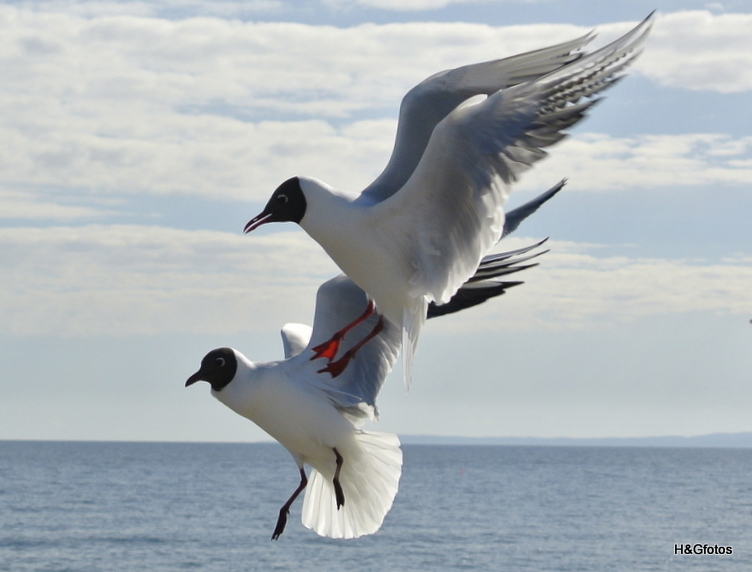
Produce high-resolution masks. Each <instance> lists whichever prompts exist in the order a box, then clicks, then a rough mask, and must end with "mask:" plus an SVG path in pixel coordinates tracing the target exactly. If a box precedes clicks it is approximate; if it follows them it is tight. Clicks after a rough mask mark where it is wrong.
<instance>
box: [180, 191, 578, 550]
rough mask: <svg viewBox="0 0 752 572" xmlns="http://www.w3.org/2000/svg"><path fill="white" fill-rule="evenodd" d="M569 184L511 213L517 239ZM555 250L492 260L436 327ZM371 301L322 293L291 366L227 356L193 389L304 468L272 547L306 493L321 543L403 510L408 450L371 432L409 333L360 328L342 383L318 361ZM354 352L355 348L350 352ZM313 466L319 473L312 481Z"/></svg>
mask: <svg viewBox="0 0 752 572" xmlns="http://www.w3.org/2000/svg"><path fill="white" fill-rule="evenodd" d="M562 186H563V181H562V182H561V183H559V184H558V185H556V186H554V187H552V188H551V189H549V191H547V192H546V193H543V194H542V195H540V196H539V197H536V198H535V199H533V200H531V201H529V202H528V203H525V204H524V205H522V206H521V207H518V208H517V209H515V210H513V211H510V212H509V213H508V216H507V223H508V225H509V226H508V227H507V229H508V231H509V232H513V231H514V230H515V229H516V228H517V226H518V225H519V224H520V222H522V220H524V219H525V218H526V217H527V216H529V215H530V214H532V213H533V212H535V211H536V210H537V209H538V208H539V207H540V206H541V205H542V204H543V203H544V202H546V201H547V200H549V199H550V198H551V197H553V196H554V195H555V194H556V193H557V192H558V191H559V190H560V189H561V188H562ZM544 242H545V240H542V241H539V242H537V243H534V244H532V245H530V246H527V247H525V248H520V249H517V250H511V251H508V252H502V253H499V254H494V255H489V256H487V257H485V258H484V259H483V261H482V263H481V264H480V265H479V267H478V270H477V272H476V273H475V275H473V276H472V277H471V278H470V280H468V281H467V283H465V284H464V285H463V286H462V287H461V288H460V289H459V290H458V291H457V293H456V294H455V296H454V297H452V298H451V299H450V300H449V302H447V303H446V304H444V305H437V304H435V303H433V302H432V303H431V304H430V305H429V306H428V310H427V318H428V319H431V318H435V317H438V316H444V315H447V314H451V313H454V312H458V311H460V310H464V309H466V308H470V307H473V306H477V305H478V304H481V303H483V302H485V301H486V300H488V299H490V298H493V297H496V296H499V295H501V294H503V293H504V292H505V291H506V290H507V289H508V288H511V287H513V286H517V285H519V284H521V282H518V281H511V282H510V281H503V280H497V278H499V277H502V276H507V275H509V274H512V273H515V272H519V271H521V270H524V269H526V268H530V267H532V266H534V265H535V263H529V262H530V260H531V259H533V258H535V257H537V256H539V255H541V254H543V253H544V252H547V251H544V252H541V251H537V252H536V251H535V249H536V248H538V247H539V246H541V245H542V244H543V243H544ZM367 301H368V296H367V295H366V293H365V292H364V291H363V290H362V289H360V288H359V287H358V286H357V285H355V283H354V282H352V280H350V279H349V278H347V277H346V276H345V275H344V274H340V275H339V276H337V277H335V278H333V279H331V280H329V281H327V282H325V283H324V284H322V285H321V286H320V287H319V289H318V292H317V295H316V309H315V313H314V323H313V328H311V327H310V326H307V325H305V324H285V325H284V326H283V327H282V332H281V333H282V342H283V347H284V355H285V358H284V359H283V360H280V361H272V362H267V363H254V362H252V361H251V360H249V359H248V358H247V357H245V356H244V355H243V354H242V353H240V352H239V351H238V350H235V349H233V348H218V349H215V350H212V351H210V352H209V353H208V354H206V356H205V357H204V358H203V359H202V360H201V366H200V368H199V370H198V371H197V372H196V373H194V374H193V375H191V376H190V377H189V378H188V380H187V381H186V382H185V386H186V387H188V386H190V385H193V384H194V383H197V382H198V381H206V382H208V383H209V384H210V385H211V394H212V395H213V396H214V397H215V398H217V399H218V400H219V401H220V402H222V403H223V404H225V405H226V406H227V407H229V408H230V409H232V410H233V411H235V412H236V413H238V414H240V415H242V416H243V417H246V418H247V419H249V420H251V421H253V422H254V423H256V424H257V425H258V426H259V427H261V428H262V429H263V430H264V431H266V432H267V433H268V434H269V435H270V436H272V437H273V438H274V439H276V440H277V441H278V442H279V443H281V444H282V445H283V446H284V447H285V448H286V449H287V450H288V451H289V452H290V454H291V455H292V457H293V459H294V460H295V463H296V464H297V466H298V472H299V474H300V482H299V484H298V487H297V488H296V489H295V491H294V492H293V494H292V495H291V496H290V498H289V499H288V500H287V501H286V502H285V504H284V505H283V506H282V507H281V508H280V510H279V515H278V517H277V523H276V525H275V527H274V532H273V534H272V540H277V539H278V538H279V537H280V535H281V534H282V533H283V532H284V530H285V527H286V524H287V517H288V514H289V512H290V508H291V507H292V504H293V503H294V502H295V500H296V499H297V497H298V496H299V495H300V494H301V493H302V492H303V490H305V491H306V494H305V499H304V501H303V509H302V514H301V520H302V522H303V525H304V526H306V527H307V528H310V529H312V530H314V531H315V532H316V533H317V534H319V535H321V536H327V537H332V538H355V537H359V536H362V535H365V534H372V533H374V532H376V531H377V530H378V529H379V528H380V527H381V524H382V523H383V520H384V518H385V516H386V514H387V513H388V512H389V509H390V508H391V506H392V503H393V502H394V497H395V495H396V494H397V489H398V486H399V480H400V476H401V473H402V451H401V450H400V442H399V439H398V437H397V436H396V435H394V434H392V433H383V432H374V431H363V430H362V429H361V426H362V424H363V422H364V421H365V420H366V419H371V420H376V419H377V418H378V410H377V408H376V396H377V395H378V392H379V390H380V389H381V386H382V385H383V383H384V379H385V378H386V375H387V374H388V373H389V371H390V370H391V368H392V366H393V365H394V362H395V361H396V359H397V356H398V354H399V351H400V347H401V333H400V331H399V328H397V327H396V326H394V325H393V324H391V323H390V322H387V321H383V320H382V327H381V328H380V329H378V331H377V333H376V334H375V335H373V336H370V337H369V335H368V334H369V331H370V332H372V331H374V328H375V326H376V324H378V323H379V321H380V320H381V316H379V314H378V312H377V311H374V313H373V314H372V315H371V316H369V317H368V318H367V319H365V320H363V321H362V323H360V324H358V325H357V326H355V330H356V331H355V334H361V335H362V336H364V337H363V339H367V340H368V341H366V342H365V343H363V342H362V340H361V341H357V342H356V341H355V340H357V339H358V338H357V336H352V338H351V340H350V341H345V342H344V344H345V347H346V349H347V351H346V353H347V352H349V351H350V350H351V349H352V348H354V347H356V346H358V345H360V348H359V351H357V352H355V353H354V355H353V356H352V359H351V360H350V363H349V365H348V366H347V367H346V368H345V369H344V370H343V372H341V374H340V375H337V376H334V375H332V374H331V372H327V371H325V370H320V369H318V367H319V366H317V365H315V362H314V361H313V360H311V359H310V357H311V355H312V354H314V353H315V352H314V348H315V347H316V346H317V345H319V344H320V343H321V341H322V340H325V339H326V337H327V336H328V335H329V333H330V332H331V331H334V330H336V329H337V328H341V327H342V325H343V324H347V323H349V322H351V321H352V319H353V317H354V316H357V315H358V314H359V313H360V312H361V309H362V306H363V305H364V304H366V303H367ZM348 344H349V345H348ZM305 465H309V466H310V467H312V469H311V472H310V476H308V475H306V472H305Z"/></svg>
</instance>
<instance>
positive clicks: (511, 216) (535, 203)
mask: <svg viewBox="0 0 752 572" xmlns="http://www.w3.org/2000/svg"><path fill="white" fill-rule="evenodd" d="M566 184H567V180H566V179H562V180H561V181H559V182H558V183H556V184H555V185H554V186H553V187H551V188H550V189H548V190H547V191H546V192H545V193H542V194H540V195H538V196H537V197H535V198H534V199H532V200H530V201H528V202H526V203H525V204H524V205H521V206H519V207H517V208H516V209H512V210H511V211H509V212H508V213H507V214H506V216H505V217H504V230H503V232H502V233H501V238H504V237H505V236H507V235H508V234H512V233H513V232H514V231H515V230H517V227H519V226H520V224H521V223H522V221H523V220H525V219H526V218H527V217H529V216H530V215H531V214H533V213H534V212H535V211H537V210H538V209H539V208H540V207H541V205H542V204H543V203H545V202H546V201H548V200H549V199H550V198H551V197H553V196H554V195H555V194H556V193H558V192H559V191H560V190H561V189H563V188H564V185H566Z"/></svg>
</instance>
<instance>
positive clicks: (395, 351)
mask: <svg viewBox="0 0 752 572" xmlns="http://www.w3.org/2000/svg"><path fill="white" fill-rule="evenodd" d="M368 302H369V299H368V296H367V295H366V293H365V292H364V291H363V290H361V289H360V288H359V287H358V286H357V285H356V284H355V283H354V282H353V281H352V280H350V279H349V278H348V277H347V276H345V275H344V274H340V275H339V276H336V277H335V278H332V279H331V280H328V281H326V282H324V283H323V284H322V285H321V286H320V287H319V289H318V293H317V294H316V310H315V313H314V321H313V331H312V334H311V336H310V341H309V342H308V344H307V346H306V348H305V349H304V350H303V351H302V352H300V353H299V354H298V355H297V356H295V357H294V358H293V359H296V360H299V364H300V366H301V367H305V368H311V369H312V370H313V371H314V372H318V370H320V369H323V367H324V366H325V365H326V359H323V358H322V359H316V360H313V361H311V357H312V356H313V355H314V352H313V348H315V347H316V346H318V345H320V344H322V343H324V342H326V341H328V340H329V339H330V338H331V336H332V334H333V333H334V332H337V331H339V330H341V329H342V328H343V327H345V326H346V325H347V324H349V323H351V322H353V321H354V320H355V319H356V318H358V317H359V316H361V315H362V314H363V312H364V310H365V309H366V307H367V306H368ZM378 320H379V314H378V313H374V314H373V315H371V316H370V317H369V318H368V319H366V320H365V321H364V322H362V323H360V324H359V325H357V326H356V327H354V328H353V329H352V330H350V331H349V332H347V334H346V336H345V339H344V340H343V341H342V345H341V346H340V349H339V352H338V356H340V355H342V354H344V352H346V351H347V350H349V349H350V348H352V347H353V346H354V345H355V344H357V343H358V342H359V341H361V340H362V339H364V338H365V337H366V336H367V335H368V334H369V333H371V331H372V330H373V329H374V328H375V327H376V324H377V322H378ZM400 347H401V331H400V329H399V328H398V327H396V326H395V325H393V324H392V323H390V322H389V321H387V320H384V327H383V329H382V330H381V331H380V332H379V334H378V335H377V336H376V337H374V338H373V339H372V340H370V341H369V342H368V343H367V344H365V345H364V346H363V347H362V348H360V349H359V350H358V351H357V352H356V354H355V357H353V359H352V360H351V361H350V363H349V364H348V365H347V367H346V368H345V370H344V371H343V372H342V373H341V374H340V375H338V376H337V377H332V375H331V374H330V373H328V372H322V373H315V374H314V375H307V376H305V379H307V380H309V381H310V382H311V383H314V384H316V386H317V387H319V388H320V389H322V390H324V391H325V392H326V393H327V394H328V395H329V397H330V399H331V400H332V401H333V402H334V403H335V404H336V405H337V406H338V407H339V408H340V409H342V410H343V411H345V412H347V413H349V414H351V415H352V416H354V417H365V416H368V417H376V416H377V412H376V396H377V395H378V393H379V390H380V389H381V386H382V385H383V384H384V379H385V378H386V376H387V374H388V373H389V372H390V371H391V369H392V367H393V366H394V362H395V361H396V360H397V357H398V355H399V351H400Z"/></svg>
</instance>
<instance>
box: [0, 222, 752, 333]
mask: <svg viewBox="0 0 752 572" xmlns="http://www.w3.org/2000/svg"><path fill="white" fill-rule="evenodd" d="M505 243H506V244H503V246H505V247H509V248H514V247H516V246H520V245H522V244H527V241H525V240H524V239H508V240H505ZM551 248H552V252H550V253H548V254H546V255H545V257H544V259H542V260H541V261H542V263H543V264H542V266H541V267H540V268H538V269H536V270H531V271H527V272H526V276H525V277H524V278H523V279H524V280H525V281H526V284H525V286H522V287H520V288H517V289H515V290H513V291H512V292H510V293H509V294H507V295H506V296H505V297H504V298H503V299H501V300H499V301H496V302H493V303H492V304H489V305H487V307H486V308H484V312H482V313H481V314H482V316H483V317H482V318H481V317H480V315H479V314H478V313H473V314H470V313H468V315H466V316H465V317H458V318H457V319H455V320H452V321H447V322H446V323H445V326H443V327H445V328H459V329H463V328H464V327H468V328H471V329H475V330H477V329H482V328H488V329H494V328H499V327H501V328H503V329H521V330H527V329H529V328H543V329H557V328H560V329H571V328H583V327H589V326H592V325H596V324H598V323H601V322H603V321H604V320H607V321H629V320H632V319H635V318H639V317H641V316H647V315H650V314H653V313H666V312H686V311H694V310H711V311H717V312H721V313H734V314H743V313H745V312H749V310H750V308H752V292H751V291H750V289H749V284H750V283H752V267H750V266H749V265H748V264H746V263H745V261H744V260H743V259H730V260H729V261H728V262H726V263H724V264H714V265H706V264H703V263H702V261H689V260H688V261H684V260H663V259H629V258H624V257H595V256H593V255H591V254H589V252H588V251H589V249H588V247H585V246H582V245H576V244H566V243H557V242H553V243H552V244H551ZM0 252H2V253H3V254H2V258H1V259H0V273H2V275H3V277H4V280H3V286H2V287H1V291H2V295H1V296H0V300H1V302H0V322H1V323H2V324H3V326H4V331H5V332H6V333H9V334H12V335H34V334H50V335H64V336H66V335H67V336H70V335H73V336H79V335H103V334H111V335H132V334H135V335H145V334H158V333H171V332H182V333H190V332H195V333H199V332H203V333H211V332H216V333H225V334H232V333H237V332H246V331H257V332H258V331H266V332H270V331H272V332H273V331H276V329H277V328H279V327H280V326H281V325H282V323H281V321H280V320H284V321H309V320H310V316H311V315H312V310H313V308H312V304H313V300H314V293H315V291H316V288H317V287H318V285H319V284H321V283H322V282H323V281H324V280H325V279H327V278H329V277H331V276H333V275H335V274H336V273H337V272H338V271H337V269H336V267H335V266H334V265H333V264H332V263H331V261H330V260H329V259H328V258H327V257H326V255H325V254H324V253H323V251H321V250H320V249H319V248H318V246H317V245H315V243H313V241H311V240H310V239H308V237H307V236H306V235H305V234H304V233H303V232H302V231H294V232H290V233H279V234H272V235H261V236H250V237H244V236H241V235H236V234H229V233H220V232H209V231H182V230H175V229H166V228H160V227H142V226H101V225H90V226H85V227H78V228H74V227H51V228H44V229H32V228H15V229H4V230H0ZM512 297H514V302H513V303H510V302H509V300H510V299H511V298H512ZM280 316H282V317H283V318H280ZM463 324H464V325H463Z"/></svg>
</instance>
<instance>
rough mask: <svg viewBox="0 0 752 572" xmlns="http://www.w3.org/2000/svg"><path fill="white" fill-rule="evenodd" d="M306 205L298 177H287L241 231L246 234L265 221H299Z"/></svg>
mask: <svg viewBox="0 0 752 572" xmlns="http://www.w3.org/2000/svg"><path fill="white" fill-rule="evenodd" d="M306 205H307V203H306V198H305V195H304V194H303V190H302V189H301V188H300V179H298V178H297V177H293V178H292V179H287V180H286V181H285V182H284V183H282V184H281V185H280V186H279V187H277V189H276V190H275V191H274V193H273V194H272V198H270V199H269V202H268V203H266V206H265V207H264V210H263V211H261V214H260V215H258V216H256V217H254V218H252V219H251V220H250V221H248V224H247V225H245V228H244V229H243V232H245V233H246V234H247V233H249V232H251V231H252V230H255V229H257V228H258V227H260V226H261V225H262V224H266V223H267V222H295V223H299V222H300V221H301V220H302V219H303V216H304V215H305V212H306Z"/></svg>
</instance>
